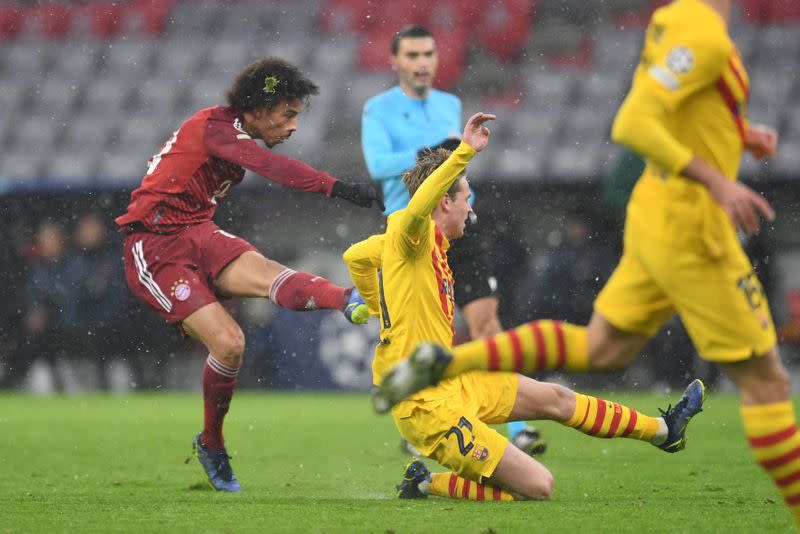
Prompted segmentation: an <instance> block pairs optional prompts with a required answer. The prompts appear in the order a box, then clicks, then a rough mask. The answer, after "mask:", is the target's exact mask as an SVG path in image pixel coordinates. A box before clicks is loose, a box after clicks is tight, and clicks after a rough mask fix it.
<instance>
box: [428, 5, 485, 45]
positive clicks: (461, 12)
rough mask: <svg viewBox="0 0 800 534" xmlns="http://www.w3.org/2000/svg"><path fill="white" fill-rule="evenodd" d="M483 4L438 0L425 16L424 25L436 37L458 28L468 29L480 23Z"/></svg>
mask: <svg viewBox="0 0 800 534" xmlns="http://www.w3.org/2000/svg"><path fill="white" fill-rule="evenodd" d="M482 5H483V4H482V2H478V1H476V0H438V1H437V2H432V3H431V6H430V9H429V10H428V11H427V13H426V14H425V18H426V20H425V23H424V25H425V26H426V27H427V28H428V29H429V30H431V32H432V33H433V35H434V36H438V34H439V32H442V31H452V30H454V29H456V28H463V29H468V28H471V27H472V26H473V25H474V24H477V23H478V17H479V15H480V13H481V9H482V8H481V6H482Z"/></svg>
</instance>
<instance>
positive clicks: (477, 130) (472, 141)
mask: <svg viewBox="0 0 800 534" xmlns="http://www.w3.org/2000/svg"><path fill="white" fill-rule="evenodd" d="M496 118H497V117H496V116H494V115H492V114H490V113H476V114H475V115H473V116H472V117H470V118H469V120H468V121H467V125H466V126H464V135H462V136H461V140H462V141H463V142H465V143H467V144H468V145H469V146H471V147H472V148H474V149H475V150H476V151H478V152H480V151H481V150H483V149H484V148H486V145H487V144H489V128H487V127H486V126H484V123H485V122H487V121H493V120H495V119H496Z"/></svg>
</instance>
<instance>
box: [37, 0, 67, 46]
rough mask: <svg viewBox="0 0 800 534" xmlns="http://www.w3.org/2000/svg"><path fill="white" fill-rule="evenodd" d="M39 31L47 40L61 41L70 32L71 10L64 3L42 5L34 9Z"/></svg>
mask: <svg viewBox="0 0 800 534" xmlns="http://www.w3.org/2000/svg"><path fill="white" fill-rule="evenodd" d="M34 9H35V11H36V20H37V21H38V23H39V31H40V32H41V34H42V36H43V37H46V38H48V39H61V38H64V37H66V36H67V35H69V33H70V32H71V31H72V18H73V8H72V6H71V5H69V4H66V3H55V4H42V5H40V6H37V7H35V8H34Z"/></svg>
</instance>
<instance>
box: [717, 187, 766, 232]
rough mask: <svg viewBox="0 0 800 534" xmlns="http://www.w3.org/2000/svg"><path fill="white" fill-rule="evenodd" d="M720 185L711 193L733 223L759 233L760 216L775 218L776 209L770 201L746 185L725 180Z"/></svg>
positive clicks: (743, 228) (748, 230) (746, 230)
mask: <svg viewBox="0 0 800 534" xmlns="http://www.w3.org/2000/svg"><path fill="white" fill-rule="evenodd" d="M720 186H721V187H719V188H716V190H711V195H712V196H713V197H714V199H715V200H716V201H717V202H719V204H720V206H722V209H724V210H725V212H726V213H727V214H728V216H729V217H730V218H731V220H732V221H733V224H734V225H736V227H737V228H741V229H742V230H744V231H745V232H746V233H747V234H748V235H754V234H756V233H758V230H759V229H760V227H761V220H760V218H759V216H763V217H764V218H765V219H767V220H768V221H772V220H774V219H775V211H774V210H773V209H772V206H770V205H769V202H767V201H766V199H764V197H762V196H761V195H759V194H758V193H756V192H755V191H753V190H752V189H750V188H749V187H747V186H746V185H744V184H740V183H739V182H729V181H727V180H725V181H723V182H721V183H720Z"/></svg>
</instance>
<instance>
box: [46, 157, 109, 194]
mask: <svg viewBox="0 0 800 534" xmlns="http://www.w3.org/2000/svg"><path fill="white" fill-rule="evenodd" d="M95 154H96V153H95V152H85V151H75V150H59V151H56V152H55V153H53V154H51V155H50V156H49V157H48V160H47V163H46V164H45V165H44V167H43V169H42V179H41V180H40V183H41V184H42V186H44V187H49V188H57V189H65V188H66V189H71V188H75V187H87V186H89V185H90V184H92V183H93V182H94V179H95V170H96V168H97V157H96V156H95Z"/></svg>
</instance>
